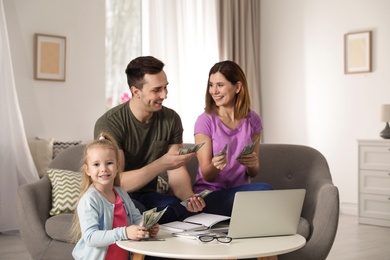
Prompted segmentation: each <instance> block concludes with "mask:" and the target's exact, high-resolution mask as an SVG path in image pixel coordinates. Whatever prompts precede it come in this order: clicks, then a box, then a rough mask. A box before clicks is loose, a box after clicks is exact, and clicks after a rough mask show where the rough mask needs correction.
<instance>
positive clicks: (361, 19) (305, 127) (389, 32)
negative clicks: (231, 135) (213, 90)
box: [261, 0, 390, 214]
mask: <svg viewBox="0 0 390 260" xmlns="http://www.w3.org/2000/svg"><path fill="white" fill-rule="evenodd" d="M261 10H262V13H261V78H262V81H261V86H262V107H263V120H264V127H265V131H264V140H265V142H267V143H294V144H305V145H309V146H312V147H314V148H316V149H318V150H319V151H320V152H322V153H323V154H324V155H325V157H326V158H327V160H328V163H329V166H330V170H331V173H332V176H333V180H334V183H335V184H336V185H337V186H338V187H339V189H340V200H341V211H342V212H344V213H351V214H356V213H357V199H358V197H357V188H358V178H357V177H358V170H357V169H358V150H357V140H358V139H380V137H379V132H380V131H382V130H383V128H384V126H385V125H384V123H382V122H380V121H379V115H380V105H381V104H383V103H388V104H390V73H389V71H390V59H389V57H390V46H389V42H390V16H389V14H388V10H390V1H387V0H343V1H339V0H327V1H325V0H321V1H312V0H294V1H284V0H262V5H261ZM365 30H372V31H373V72H372V73H364V74H354V75H351V74H348V75H346V74H344V60H343V59H344V45H343V44H344V34H345V33H349V32H356V31H365Z"/></svg>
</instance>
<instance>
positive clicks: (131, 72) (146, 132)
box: [94, 56, 205, 223]
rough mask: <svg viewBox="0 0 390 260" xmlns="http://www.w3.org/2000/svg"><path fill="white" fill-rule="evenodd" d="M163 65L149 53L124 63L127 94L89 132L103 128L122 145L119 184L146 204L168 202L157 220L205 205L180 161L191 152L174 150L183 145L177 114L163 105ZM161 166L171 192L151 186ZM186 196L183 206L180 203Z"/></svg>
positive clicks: (179, 217) (173, 218)
mask: <svg viewBox="0 0 390 260" xmlns="http://www.w3.org/2000/svg"><path fill="white" fill-rule="evenodd" d="M163 67H164V63H163V62H161V61H160V60H158V59H156V58H154V57H151V56H145V57H138V58H136V59H134V60H132V61H131V62H130V63H129V64H128V66H127V68H126V75H127V83H128V85H129V88H130V91H131V93H132V98H131V99H130V101H128V102H126V103H124V104H121V105H118V106H116V107H114V108H112V109H111V110H109V111H108V112H106V113H105V114H104V115H103V116H102V117H100V118H99V119H98V120H97V122H96V125H95V131H94V132H95V137H97V136H98V135H99V133H100V132H103V131H104V132H107V133H109V134H111V135H112V136H113V137H114V138H115V139H116V141H117V142H118V145H119V147H120V148H121V153H120V159H121V160H120V163H121V165H123V169H124V172H122V173H121V187H122V188H123V189H125V190H126V191H127V192H128V193H130V194H131V197H132V198H133V199H135V200H136V201H139V202H140V203H142V204H143V206H144V207H145V208H146V209H151V208H154V207H157V210H162V209H164V208H165V207H166V206H169V208H168V210H167V211H166V212H165V214H164V215H163V217H162V218H161V220H160V223H166V222H170V221H176V220H183V219H184V218H186V217H187V216H189V215H191V214H193V213H194V212H199V211H201V210H202V209H203V208H204V207H205V202H204V200H203V199H202V198H201V197H196V196H194V193H193V191H192V187H191V179H190V176H189V174H188V172H187V168H186V166H185V165H186V164H187V163H188V162H189V161H190V160H191V159H192V158H193V157H195V156H196V155H195V153H192V154H186V155H179V153H178V150H179V149H180V148H182V147H183V136H182V134H183V127H182V123H181V119H180V117H179V115H178V114H177V113H176V112H175V111H174V110H172V109H169V108H167V107H164V106H163V101H164V99H166V98H167V94H168V89H167V86H168V80H167V76H166V74H165V72H164V70H163ZM165 171H167V173H168V184H169V187H170V189H171V190H172V191H173V194H174V195H171V194H162V193H158V192H157V191H156V189H157V177H158V176H159V175H160V173H162V172H165ZM188 198H190V202H189V203H188V204H187V207H184V206H183V205H181V204H180V202H181V201H182V200H185V199H188ZM140 210H141V211H143V210H142V209H141V208H140Z"/></svg>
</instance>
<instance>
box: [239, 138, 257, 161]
mask: <svg viewBox="0 0 390 260" xmlns="http://www.w3.org/2000/svg"><path fill="white" fill-rule="evenodd" d="M256 142H257V141H254V142H253V143H251V144H248V145H247V146H245V147H244V148H242V150H241V152H240V154H239V155H238V156H237V158H236V159H240V158H241V157H242V156H244V155H247V154H250V153H252V152H253V149H254V148H255V144H256Z"/></svg>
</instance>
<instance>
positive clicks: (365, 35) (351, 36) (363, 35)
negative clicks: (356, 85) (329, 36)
mask: <svg viewBox="0 0 390 260" xmlns="http://www.w3.org/2000/svg"><path fill="white" fill-rule="evenodd" d="M356 39H363V40H365V41H367V44H366V48H364V49H361V50H356V49H355V50H354V51H355V53H352V52H351V49H350V45H349V43H350V42H351V41H352V40H356ZM356 51H358V53H356ZM351 55H359V56H360V55H363V56H364V57H365V60H366V61H367V64H365V65H364V66H361V67H351V66H350V64H349V62H348V61H349V58H350V56H351ZM367 72H372V31H360V32H351V33H346V34H344V73H345V74H355V73H367Z"/></svg>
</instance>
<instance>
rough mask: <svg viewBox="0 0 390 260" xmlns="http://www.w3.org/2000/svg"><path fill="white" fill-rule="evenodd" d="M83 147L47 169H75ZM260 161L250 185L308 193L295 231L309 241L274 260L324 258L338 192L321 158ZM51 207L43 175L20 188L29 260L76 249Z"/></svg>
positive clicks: (292, 149)
mask: <svg viewBox="0 0 390 260" xmlns="http://www.w3.org/2000/svg"><path fill="white" fill-rule="evenodd" d="M189 145H190V144H186V146H187V147H188V146H189ZM84 147H85V145H78V146H75V147H71V148H68V149H67V150H65V151H63V152H62V153H61V154H59V155H58V156H57V157H56V158H55V159H54V160H53V162H52V163H51V165H50V167H51V168H58V169H66V170H72V171H77V170H78V169H79V168H80V165H79V164H80V160H81V157H82V152H83V149H84ZM259 159H260V172H259V175H258V176H257V177H256V178H254V179H253V181H254V182H256V181H261V182H266V183H269V184H271V185H272V187H273V188H274V189H296V188H304V189H306V197H305V201H304V205H303V210H302V214H301V220H300V223H299V228H298V233H299V234H301V235H303V236H304V237H305V238H306V240H307V243H306V245H305V246H304V247H303V248H301V249H299V250H296V251H294V252H290V253H287V254H284V255H279V256H278V259H279V260H303V259H304V260H306V259H309V260H322V259H326V257H327V255H328V254H329V251H330V249H331V247H332V245H333V241H334V238H335V236H336V232H337V226H338V217H339V194H338V189H337V187H336V186H334V185H333V183H332V178H331V175H330V171H329V167H328V164H327V161H326V159H325V158H324V156H323V155H322V154H321V153H319V152H318V151H317V150H315V149H313V148H310V147H307V146H301V145H287V144H261V146H260V154H259ZM187 168H188V171H189V172H190V174H191V178H192V180H194V179H195V177H196V171H197V160H196V159H194V160H192V161H191V162H190V163H189V164H188V165H187ZM50 208H51V186H50V181H49V179H48V177H47V176H44V177H43V178H42V179H40V180H39V181H37V182H34V183H30V184H25V185H23V186H21V187H20V188H19V190H18V217H19V223H20V233H21V237H22V240H23V241H24V243H25V245H26V247H27V249H28V251H29V253H30V254H31V256H32V257H33V259H72V256H71V252H72V249H73V247H74V245H73V244H70V243H69V242H67V236H66V234H67V230H68V229H69V227H70V223H71V219H72V214H60V215H57V216H55V217H50V216H49V210H50Z"/></svg>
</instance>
